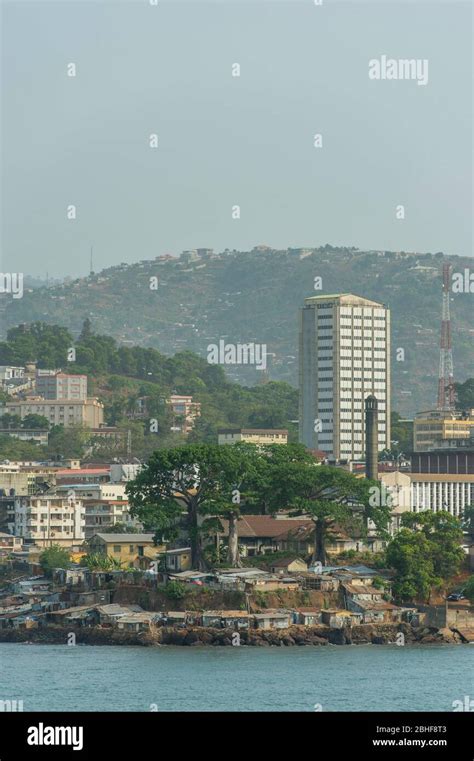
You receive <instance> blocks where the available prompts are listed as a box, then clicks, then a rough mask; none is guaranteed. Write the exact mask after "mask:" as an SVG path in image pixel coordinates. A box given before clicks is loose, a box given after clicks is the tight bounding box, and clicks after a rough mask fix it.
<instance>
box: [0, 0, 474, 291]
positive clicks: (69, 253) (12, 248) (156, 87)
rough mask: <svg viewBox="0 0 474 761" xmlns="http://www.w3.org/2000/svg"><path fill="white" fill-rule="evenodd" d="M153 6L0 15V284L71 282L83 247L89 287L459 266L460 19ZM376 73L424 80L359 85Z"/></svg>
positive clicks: (465, 197)
mask: <svg viewBox="0 0 474 761" xmlns="http://www.w3.org/2000/svg"><path fill="white" fill-rule="evenodd" d="M152 2H153V0H151V1H150V0H134V1H133V2H118V1H115V0H97V2H95V1H93V0H81V1H80V2H76V1H75V0H61V1H60V2H58V1H55V2H43V1H42V0H35V1H34V2H29V1H27V0H13V1H11V0H2V61H1V63H2V66H1V68H2V107H1V115H2V117H1V123H0V126H1V140H0V143H1V149H2V161H1V180H2V186H1V191H2V194H1V205H0V207H1V222H2V225H1V251H2V259H1V267H2V270H3V271H4V272H5V271H8V272H11V271H15V272H18V271H20V272H23V273H24V274H25V275H33V276H42V277H44V276H45V275H46V273H48V274H49V277H63V276H65V275H72V276H78V275H80V276H82V275H85V274H87V273H88V271H89V263H90V249H91V246H93V256H94V269H95V270H96V271H98V270H100V269H103V268H106V267H109V266H112V265H114V264H117V263H120V262H134V261H138V260H141V259H152V258H154V257H155V256H159V255H162V254H165V253H169V254H173V255H175V254H179V252H180V251H182V250H183V249H189V248H196V247H210V248H214V249H216V250H218V251H220V250H223V249H225V248H230V249H238V250H248V249H251V248H253V247H254V246H255V245H259V244H267V245H270V246H273V247H275V248H286V247H288V246H291V247H298V246H319V245H324V244H326V243H331V244H333V245H347V246H356V247H359V248H368V249H390V250H394V251H401V250H405V251H420V252H426V251H431V252H433V253H435V252H438V251H443V252H445V253H446V254H448V255H453V254H460V255H464V256H466V255H471V254H472V21H471V19H472V5H471V3H469V2H461V3H458V2H456V1H455V0H449V2H436V0H434V2H430V3H428V2H415V1H411V2H395V3H391V2H388V0H377V2H356V1H355V0H353V1H352V2H337V1H336V0H323V4H322V5H321V6H319V5H316V4H315V3H314V0H291V1H290V2H286V1H285V0H265V1H264V0H252V2H245V1H242V0H238V1H236V0H219V1H216V0H214V1H212V2H211V1H209V0H208V1H207V2H203V1H202V0H191V1H190V2H185V1H184V0H157V5H152ZM382 56H387V58H388V59H390V58H392V59H395V61H398V60H399V59H415V60H419V61H420V62H423V61H427V62H428V69H427V72H428V81H427V83H426V84H424V85H423V84H419V83H418V81H417V80H416V79H403V80H402V79H397V80H388V79H371V78H369V61H372V60H374V59H376V60H377V61H380V60H381V57H382ZM71 63H73V64H75V67H76V71H75V74H76V76H74V77H72V76H68V65H69V64H71ZM234 64H239V66H240V76H233V67H234V73H236V67H235V66H234ZM150 135H157V139H158V147H157V148H154V147H150ZM315 135H321V138H319V139H317V140H316V142H318V140H319V145H318V146H315V144H314V143H315ZM71 207H75V218H72V219H71V218H68V208H69V209H71ZM235 207H239V211H236V209H235ZM402 207H403V210H402ZM239 212H240V217H239V216H237V215H238V214H239ZM71 213H72V214H73V213H74V212H71V210H70V211H69V214H71Z"/></svg>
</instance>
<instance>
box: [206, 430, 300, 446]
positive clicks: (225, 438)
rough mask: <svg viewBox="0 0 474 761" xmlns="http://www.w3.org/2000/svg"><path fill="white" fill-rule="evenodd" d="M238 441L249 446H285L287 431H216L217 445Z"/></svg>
mask: <svg viewBox="0 0 474 761" xmlns="http://www.w3.org/2000/svg"><path fill="white" fill-rule="evenodd" d="M238 441H246V442H247V443H249V444H287V443H288V431H287V430H286V428H281V429H273V428H219V430H218V431H217V443H218V444H236V443H237V442H238Z"/></svg>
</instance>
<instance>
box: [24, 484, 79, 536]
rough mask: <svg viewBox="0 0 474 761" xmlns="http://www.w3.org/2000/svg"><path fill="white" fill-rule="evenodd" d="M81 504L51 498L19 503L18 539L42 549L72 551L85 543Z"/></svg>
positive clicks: (73, 500) (56, 497)
mask: <svg viewBox="0 0 474 761" xmlns="http://www.w3.org/2000/svg"><path fill="white" fill-rule="evenodd" d="M84 529H85V509H84V505H83V503H82V501H81V500H77V499H71V498H70V499H67V498H66V499H65V498H63V497H58V496H51V495H44V494H42V495H39V496H35V497H17V498H16V499H15V535H16V536H19V537H22V538H23V539H24V540H25V541H26V542H31V543H34V544H36V545H38V547H51V546H52V545H53V544H58V545H59V546H61V547H71V546H73V545H76V544H81V543H82V542H83V541H84V539H85V531H84Z"/></svg>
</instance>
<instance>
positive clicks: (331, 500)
mask: <svg viewBox="0 0 474 761" xmlns="http://www.w3.org/2000/svg"><path fill="white" fill-rule="evenodd" d="M274 449H275V451H274V454H272V455H271V456H270V457H268V458H267V463H266V467H267V468H268V473H267V478H266V480H265V464H264V465H263V485H262V487H261V488H262V494H264V495H265V498H266V505H265V507H266V508H268V509H269V511H270V512H272V513H276V512H278V511H279V510H281V509H282V508H285V509H287V510H290V511H291V512H292V513H293V514H295V515H301V516H306V517H307V518H309V519H310V520H312V521H313V523H314V551H313V560H314V561H320V562H321V563H323V564H324V563H325V562H326V560H327V545H328V542H329V541H330V534H331V532H332V531H333V530H338V529H339V528H343V529H346V530H348V531H350V532H351V533H357V535H359V536H360V537H366V536H367V535H368V533H369V526H371V525H372V527H373V528H374V529H375V530H376V531H377V532H378V534H379V535H380V536H386V532H387V529H388V523H389V520H390V507H389V506H387V505H383V504H381V505H379V504H375V505H374V504H372V502H373V500H372V499H371V494H372V492H371V489H373V487H374V486H375V487H377V486H378V485H377V483H376V482H373V481H368V480H366V479H361V478H356V477H355V476H354V475H353V474H352V473H349V472H348V471H345V470H342V469H341V468H334V467H330V466H327V465H318V463H317V462H316V460H315V459H314V458H313V457H312V455H311V454H310V453H309V452H307V451H305V450H304V449H302V448H301V445H291V446H289V447H288V451H287V453H286V454H285V452H284V451H281V452H280V448H279V446H278V445H275V448H274ZM273 458H275V460H274V462H273ZM282 460H284V462H282ZM257 491H258V485H257Z"/></svg>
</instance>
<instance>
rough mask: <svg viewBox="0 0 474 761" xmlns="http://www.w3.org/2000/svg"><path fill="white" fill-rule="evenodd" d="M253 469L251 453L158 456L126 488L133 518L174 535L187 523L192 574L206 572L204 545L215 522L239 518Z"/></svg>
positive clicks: (217, 450) (201, 449)
mask: <svg viewBox="0 0 474 761" xmlns="http://www.w3.org/2000/svg"><path fill="white" fill-rule="evenodd" d="M251 467H252V457H251V449H248V448H247V447H241V446H218V445H217V444H189V445H185V446H180V447H175V448H172V449H161V450H158V451H156V452H154V454H153V455H152V457H151V458H150V460H149V462H148V464H147V465H146V466H145V468H144V469H143V470H142V471H141V472H140V473H139V474H138V476H137V478H136V479H135V480H134V481H132V482H130V483H129V484H128V486H127V493H128V495H129V501H130V505H131V514H132V516H134V517H137V518H138V519H139V520H140V521H141V522H142V523H143V524H144V525H145V527H147V528H149V529H151V530H154V531H155V532H167V531H169V530H170V529H171V530H173V529H174V528H175V527H176V525H177V524H178V523H179V521H180V519H183V518H184V523H185V527H186V533H187V537H188V539H189V542H190V545H191V556H192V565H193V568H197V569H201V570H202V569H205V568H206V565H207V564H206V560H205V557H204V553H203V539H204V537H205V536H206V534H208V533H209V532H210V531H212V530H215V527H216V525H215V523H213V522H212V519H218V518H219V516H221V517H223V516H227V517H229V516H231V515H232V513H233V512H234V513H238V503H236V502H234V501H233V498H235V494H236V492H238V491H239V490H240V488H241V486H242V483H243V481H244V479H245V477H246V473H247V469H248V470H249V469H250V468H251ZM232 522H233V523H235V521H234V520H233V518H232Z"/></svg>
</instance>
